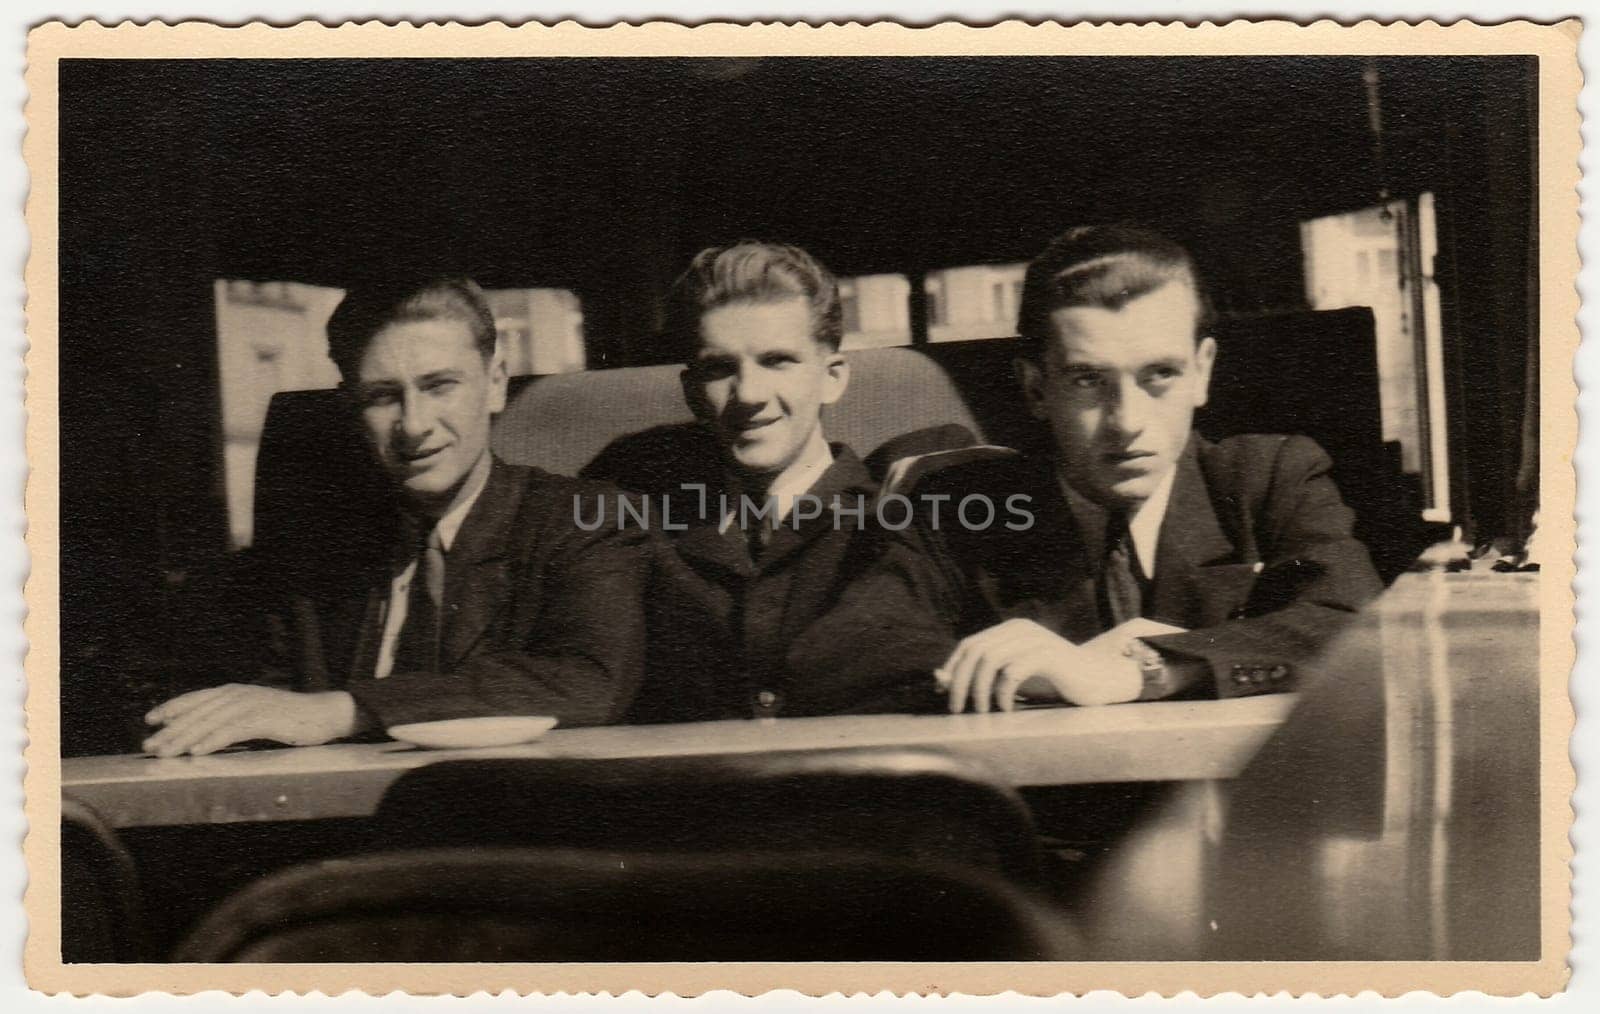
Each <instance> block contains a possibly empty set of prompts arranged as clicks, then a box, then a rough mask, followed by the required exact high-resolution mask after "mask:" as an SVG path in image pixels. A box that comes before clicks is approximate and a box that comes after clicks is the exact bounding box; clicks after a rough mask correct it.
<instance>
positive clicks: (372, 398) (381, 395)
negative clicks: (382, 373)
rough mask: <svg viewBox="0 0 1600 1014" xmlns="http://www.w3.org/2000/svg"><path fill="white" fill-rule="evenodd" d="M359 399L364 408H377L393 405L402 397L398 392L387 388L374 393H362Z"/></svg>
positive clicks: (373, 391)
mask: <svg viewBox="0 0 1600 1014" xmlns="http://www.w3.org/2000/svg"><path fill="white" fill-rule="evenodd" d="M359 397H360V400H361V404H362V405H363V406H365V407H367V408H376V407H378V406H380V405H393V404H394V403H395V401H396V400H398V399H399V397H400V395H399V393H398V392H395V391H392V390H389V389H387V388H380V389H377V390H372V391H362V392H361V394H360V396H359Z"/></svg>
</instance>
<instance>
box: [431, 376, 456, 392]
mask: <svg viewBox="0 0 1600 1014" xmlns="http://www.w3.org/2000/svg"><path fill="white" fill-rule="evenodd" d="M457 383H458V381H457V380H456V378H454V377H440V378H438V379H437V380H430V381H428V382H427V383H426V384H424V385H422V389H423V390H424V391H427V392H429V393H430V394H444V393H445V392H447V391H449V390H451V389H452V388H454V387H455V386H456V384H457Z"/></svg>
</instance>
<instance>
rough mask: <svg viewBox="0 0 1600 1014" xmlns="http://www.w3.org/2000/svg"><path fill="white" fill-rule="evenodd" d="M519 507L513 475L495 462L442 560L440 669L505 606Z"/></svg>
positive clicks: (468, 645) (519, 493)
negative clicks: (512, 538) (512, 532)
mask: <svg viewBox="0 0 1600 1014" xmlns="http://www.w3.org/2000/svg"><path fill="white" fill-rule="evenodd" d="M521 506H522V484H521V483H520V482H518V480H517V474H516V473H515V472H514V471H513V470H512V469H511V468H510V467H509V466H507V465H506V464H505V463H503V462H501V461H500V460H499V459H498V458H497V459H495V461H494V464H493V465H492V466H491V468H490V471H489V481H488V482H487V483H485V484H484V487H483V492H482V493H481V494H479V496H478V500H477V502H476V503H474V504H473V505H472V509H471V510H470V511H469V512H468V513H467V517H466V520H465V521H463V522H462V525H461V530H460V531H458V532H457V533H456V538H455V543H454V544H453V545H452V546H451V547H450V552H449V553H447V554H446V555H445V572H444V611H445V612H444V624H443V625H444V631H443V634H442V638H443V640H442V643H441V644H440V646H439V660H440V666H441V668H443V669H444V670H445V671H447V672H448V671H449V670H451V669H453V668H454V667H455V665H456V663H457V662H459V661H460V660H461V659H462V658H463V657H464V656H465V655H466V654H467V653H468V652H469V651H471V650H472V648H473V646H474V645H476V644H477V643H478V641H479V639H480V638H482V637H483V633H484V631H485V630H487V629H488V628H489V625H490V624H491V623H492V622H494V619H495V617H496V616H497V615H498V614H499V612H500V610H501V609H503V608H505V606H506V604H507V603H508V601H509V598H510V596H509V594H508V592H509V589H510V582H511V558H510V539H509V535H510V532H511V526H512V524H513V522H514V521H515V520H516V516H517V512H518V510H519V509H520V508H521Z"/></svg>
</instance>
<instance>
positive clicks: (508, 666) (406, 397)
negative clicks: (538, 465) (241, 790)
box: [145, 279, 649, 756]
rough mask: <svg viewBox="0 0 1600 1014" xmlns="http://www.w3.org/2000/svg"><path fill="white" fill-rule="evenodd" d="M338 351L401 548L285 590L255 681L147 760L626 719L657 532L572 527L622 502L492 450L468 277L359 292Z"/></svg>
mask: <svg viewBox="0 0 1600 1014" xmlns="http://www.w3.org/2000/svg"><path fill="white" fill-rule="evenodd" d="M328 340H329V352H330V355H331V356H332V358H333V360H334V362H335V364H336V365H337V366H338V368H339V371H340V374H341V376H342V377H343V381H344V382H343V385H342V386H343V390H344V391H345V393H346V395H347V396H348V398H349V404H350V407H351V411H352V412H354V413H355V414H356V415H357V417H358V418H359V421H360V429H361V430H362V431H363V433H364V434H365V436H366V438H367V444H368V445H369V448H370V450H371V453H372V455H373V458H374V459H375V461H376V462H377V464H378V465H379V466H380V468H381V470H382V471H383V472H384V474H385V475H386V476H387V478H388V481H389V486H390V487H391V489H392V493H393V495H394V499H395V503H396V506H397V507H398V510H397V511H395V513H394V517H395V518H396V519H397V524H396V525H395V530H394V531H393V532H392V538H391V539H390V540H389V541H390V548H391V552H390V553H389V554H387V557H388V558H387V559H385V560H382V561H378V562H377V563H376V564H375V566H374V567H373V568H372V570H371V572H370V573H362V574H359V575H353V576H352V579H351V580H346V581H340V582H336V583H335V586H334V587H332V588H331V589H330V588H329V587H326V586H322V587H312V588H297V589H291V590H287V591H285V592H284V593H283V594H282V596H281V597H280V598H279V600H278V601H277V602H276V603H275V606H276V607H277V608H275V609H272V610H271V615H270V616H269V617H268V621H269V622H268V626H269V627H270V628H271V630H272V636H271V637H270V640H271V642H272V645H271V648H270V649H269V654H270V655H271V656H272V657H271V658H270V659H268V660H267V661H266V662H265V664H264V666H263V671H262V673H261V674H260V676H259V679H258V680H256V681H254V682H251V683H230V684H228V685H225V686H219V687H213V688H210V689H206V690H199V691H195V692H193V693H188V694H184V695H182V696H180V697H176V698H174V699H172V700H169V701H167V702H166V703H164V704H162V705H160V706H158V707H156V708H155V709H153V710H152V711H151V712H150V713H149V715H147V716H146V721H148V722H149V723H150V724H152V725H158V726H160V727H161V728H160V729H159V730H158V731H156V732H154V733H152V734H151V735H150V737H149V738H148V739H147V740H146V742H145V749H146V750H148V751H149V752H151V753H154V754H157V755H159V756H172V755H175V754H182V753H192V754H202V753H209V752H211V751H214V750H218V749H221V748H223V747H225V746H228V745H229V744H232V743H237V742H240V741H244V740H252V739H268V740H275V741H277V742H281V743H288V744H294V745H308V744H316V743H325V742H328V741H330V740H335V739H340V738H344V737H348V736H351V735H354V734H357V733H361V732H366V731H370V730H376V729H384V728H389V727H392V726H395V725H401V724H405V723H409V722H416V721H425V720H433V719H443V718H458V717H471V716H480V715H491V714H529V715H554V716H556V717H558V718H559V719H560V720H561V722H562V723H563V724H565V725H585V724H596V723H602V722H608V721H613V720H615V719H616V718H617V717H618V716H619V715H620V714H621V713H622V711H623V710H624V709H625V708H626V707H627V705H628V703H629V701H630V700H631V698H632V694H633V692H634V690H635V689H636V687H637V684H638V680H639V676H640V673H641V665H642V658H643V649H644V644H643V642H644V624H643V618H642V606H641V603H640V594H641V589H642V586H643V583H644V581H645V579H646V577H647V574H648V569H649V548H648V545H647V536H646V535H645V533H643V532H640V531H638V530H619V529H618V528H617V527H615V526H607V527H604V528H601V529H599V530H597V531H593V532H589V531H584V530H582V529H580V528H579V527H578V526H577V525H576V524H575V513H574V503H575V502H576V501H578V500H579V499H581V498H590V499H593V498H596V497H614V496H615V494H614V493H612V492H611V491H610V489H611V488H610V487H606V486H603V485H601V484H598V483H593V482H587V481H580V480H575V479H568V478H564V477H561V476H556V475H552V474H549V473H547V472H544V471H541V470H539V469H534V468H523V467H518V466H513V465H508V464H506V463H505V462H502V461H499V460H498V459H496V458H495V457H494V455H493V454H492V453H491V452H490V450H489V429H490V420H491V419H492V418H493V416H494V414H495V413H497V412H499V411H500V410H501V409H502V408H504V407H505V399H506V367H505V360H504V358H503V356H502V354H501V350H500V349H499V347H498V344H497V342H496V337H495V326H494V317H493V315H492V314H491V312H490V310H489V307H488V305H487V303H486V301H485V300H484V297H483V293H482V292H481V291H480V290H479V289H478V287H477V286H476V285H474V284H473V283H472V282H470V281H467V280H464V279H441V280H434V281H429V282H425V283H421V284H400V285H390V286H377V287H373V288H370V289H361V290H358V291H355V292H352V293H350V294H349V295H348V296H347V297H346V298H345V300H344V301H343V302H342V303H341V304H340V305H339V308H338V309H337V310H336V311H335V312H334V315H333V318H332V319H331V320H330V321H329V324H328Z"/></svg>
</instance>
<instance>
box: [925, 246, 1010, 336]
mask: <svg viewBox="0 0 1600 1014" xmlns="http://www.w3.org/2000/svg"><path fill="white" fill-rule="evenodd" d="M1027 270H1028V265H1027V264H1026V263H1018V264H975V265H971V266H969V267H959V268H945V269H944V270H943V271H932V272H929V273H928V276H927V277H926V278H925V279H924V280H923V285H924V287H925V290H926V292H927V294H928V341H930V342H955V341H966V340H969V339H974V338H1010V337H1012V336H1013V335H1015V334H1016V333H1017V307H1018V306H1019V305H1020V304H1021V302H1022V276H1023V275H1024V274H1025V273H1026V272H1027Z"/></svg>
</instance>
